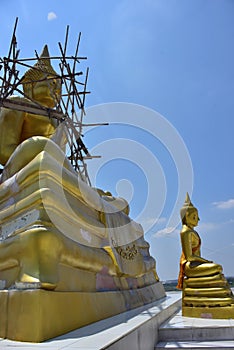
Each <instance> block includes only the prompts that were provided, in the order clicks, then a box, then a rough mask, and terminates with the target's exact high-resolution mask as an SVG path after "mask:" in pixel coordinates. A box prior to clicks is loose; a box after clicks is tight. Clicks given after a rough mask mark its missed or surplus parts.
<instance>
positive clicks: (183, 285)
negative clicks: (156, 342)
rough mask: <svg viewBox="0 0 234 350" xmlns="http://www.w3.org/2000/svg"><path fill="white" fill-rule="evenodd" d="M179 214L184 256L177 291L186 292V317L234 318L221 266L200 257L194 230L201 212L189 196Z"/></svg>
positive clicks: (196, 235) (198, 243) (232, 300)
mask: <svg viewBox="0 0 234 350" xmlns="http://www.w3.org/2000/svg"><path fill="white" fill-rule="evenodd" d="M180 214H181V219H182V224H183V227H182V230H181V233H180V237H181V245H182V255H181V259H180V274H179V279H178V285H177V288H179V289H182V290H183V315H184V316H193V317H214V318H230V317H233V315H234V308H233V302H234V299H233V295H232V292H231V289H230V287H229V285H228V282H227V281H226V279H225V277H224V275H223V272H222V266H221V265H218V264H215V263H214V262H212V261H209V260H207V259H204V258H203V257H201V250H200V249H201V238H200V236H199V234H198V233H197V232H196V231H195V230H194V227H196V226H197V225H198V221H199V216H198V211H197V209H196V208H195V207H194V206H193V204H192V203H191V201H190V198H189V195H188V194H187V195H186V199H185V203H184V205H183V207H182V209H181V213H180Z"/></svg>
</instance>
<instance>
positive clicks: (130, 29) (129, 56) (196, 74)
mask: <svg viewBox="0 0 234 350" xmlns="http://www.w3.org/2000/svg"><path fill="white" fill-rule="evenodd" d="M0 6H1V11H0V33H1V43H0V56H5V55H6V54H7V52H8V47H9V42H10V38H11V34H12V29H13V25H14V21H15V17H16V16H18V17H19V24H18V29H17V39H18V47H19V48H20V50H21V57H30V56H33V55H34V50H37V51H38V52H40V51H41V49H42V47H43V45H44V44H46V43H47V44H48V45H49V49H50V53H51V54H57V53H58V46H57V43H58V42H59V41H61V42H63V41H64V37H65V30H66V25H70V40H69V49H70V50H71V51H72V52H74V49H73V47H74V44H75V42H76V39H77V36H78V33H79V31H81V32H82V41H81V47H80V53H81V54H82V55H84V56H88V61H87V65H88V66H89V67H90V76H89V84H88V87H89V90H90V91H91V92H92V93H91V94H90V95H89V96H88V98H87V107H91V106H94V105H99V104H107V105H108V104H109V103H113V102H122V103H130V104H136V105H141V106H144V107H146V108H148V109H150V110H154V111H157V112H158V113H160V114H161V115H162V116H163V117H164V118H165V120H167V121H168V122H169V123H170V124H171V125H172V127H173V128H174V130H175V132H178V134H179V135H180V136H181V138H182V139H183V141H184V143H185V145H186V147H187V150H188V153H189V155H190V158H191V162H192V166H193V173H194V177H193V193H192V201H193V203H194V204H195V205H196V206H197V207H198V209H199V214H200V218H201V221H200V224H199V227H198V232H199V233H200V235H201V237H202V242H203V245H202V253H203V256H204V257H207V258H208V259H211V260H214V261H216V262H217V263H220V264H222V265H223V268H224V273H225V274H226V275H234V268H233V266H234V236H233V234H234V187H233V178H234V176H233V173H234V161H233V150H234V137H233V133H234V131H233V130H234V118H233V112H234V98H233V94H234V64H233V62H234V45H233V37H234V21H233V15H234V2H233V1H232V0H206V1H204V0H189V1H188V0H145V1H140V0H119V1H114V0H86V1H85V2H84V1H80V0H70V1H67V2H66V3H65V2H62V1H53V0H42V1H40V2H33V1H26V0H2V1H1V3H0ZM108 108H109V107H108ZM108 108H107V111H108ZM109 110H110V111H111V108H109ZM97 111H98V109H97ZM103 113H104V112H103ZM88 115H89V114H88V113H87V120H86V121H87V123H88V122H89V120H88ZM96 118H97V121H98V122H102V121H103V120H104V119H105V118H104V115H101V114H99V115H97V117H96ZM144 118H145V120H144ZM147 118H148V113H146V114H145V115H143V117H142V118H141V123H142V124H141V125H143V127H142V128H139V127H134V126H130V125H125V124H124V123H122V124H118V120H115V123H112V125H111V126H110V127H102V128H98V129H93V130H91V131H88V132H87V135H85V137H84V141H85V143H86V144H87V146H88V147H89V149H91V150H92V149H94V151H95V149H97V150H99V149H98V146H99V145H100V144H102V143H103V142H106V141H108V140H112V141H113V140H115V139H118V138H123V139H124V141H123V142H120V144H121V145H123V144H125V143H126V142H127V141H126V140H131V141H132V142H131V145H130V144H128V143H126V147H125V148H124V149H123V153H124V152H125V150H126V154H123V157H122V159H121V156H120V155H119V154H118V156H117V158H116V159H115V158H114V156H113V159H112V160H109V161H108V162H106V163H105V164H104V166H102V168H101V170H100V173H99V174H98V176H97V183H96V184H95V185H98V186H100V187H103V188H104V189H106V190H110V191H112V192H113V193H114V194H117V192H118V193H119V194H121V195H123V196H125V197H127V198H128V199H129V200H130V205H131V215H132V217H133V218H138V216H139V213H140V212H143V214H144V205H145V203H146V202H147V198H148V197H149V189H151V190H152V193H154V196H155V208H154V202H152V204H151V205H150V209H149V211H148V212H147V215H146V216H145V217H144V215H141V223H142V224H143V226H144V225H145V223H146V221H148V222H150V220H153V221H154V220H155V217H157V219H158V222H157V224H156V225H154V226H153V227H151V228H150V229H149V230H147V232H146V239H147V240H148V241H149V242H150V245H151V253H152V254H153V256H154V257H155V258H156V261H157V271H158V274H159V276H160V278H161V279H163V280H165V279H174V278H176V277H177V274H178V266H179V256H180V252H181V247H180V241H179V230H180V225H179V226H178V227H177V228H176V230H174V232H172V233H168V230H167V229H165V227H166V226H167V223H168V218H169V217H170V215H171V211H172V210H173V206H174V203H175V201H176V196H177V193H178V183H179V180H178V169H177V168H176V165H177V164H175V162H174V159H173V156H172V154H171V153H170V152H168V149H167V147H166V146H167V144H165V143H164V144H163V143H162V142H160V141H159V140H158V139H157V138H155V137H153V136H152V135H150V134H149V133H147V132H146V131H145V130H143V129H144V122H146V119H147ZM127 122H128V120H127V121H126V124H127ZM152 129H154V125H153V124H152ZM173 135H175V134H173ZM173 135H172V137H174V136H173ZM134 142H136V143H137V144H136V143H134ZM104 145H105V144H104ZM106 145H107V148H106V149H108V151H109V152H110V153H111V152H112V153H113V154H115V151H116V148H115V147H116V146H115V144H112V143H110V144H108V143H107V144H106ZM109 145H110V147H109ZM139 145H140V146H141V147H142V148H141V150H139V159H144V160H145V163H144V165H143V166H142V165H139V162H138V160H136V159H135V158H134V157H133V158H132V159H131V158H130V157H131V154H130V153H129V150H130V149H131V147H132V149H133V153H134V147H136V148H137V147H138V146H139ZM112 147H113V148H112ZM144 147H145V148H144ZM175 147H176V145H175ZM136 148H135V149H136ZM145 149H146V153H145V154H144V152H143V151H145ZM104 151H105V147H103V152H104ZM141 151H142V152H143V153H142V154H141ZM147 152H148V153H147ZM151 153H152V154H153V155H154V157H155V158H157V161H158V163H157V162H156V163H157V164H158V165H157V167H156V168H155V169H156V170H155V183H154V181H153V180H154V167H153V166H152V163H151V160H150V159H151V158H150V157H151ZM127 154H128V155H127ZM148 157H149V158H148ZM104 159H105V158H104ZM93 162H94V163H93V164H94V165H92V166H91V165H90V168H91V170H90V171H91V172H92V171H94V172H95V161H93ZM156 163H155V164H156ZM187 170H188V169H187V163H186V162H185V164H184V169H183V167H182V168H181V166H180V168H179V176H182V178H183V174H185V173H186V171H187ZM160 174H161V175H162V176H161V177H160V176H159V175H160ZM150 182H153V184H151V183H150ZM149 183H150V186H149ZM157 183H158V186H157ZM116 184H117V187H116ZM154 184H155V187H154ZM164 185H165V186H164ZM165 189H166V190H165ZM147 191H148V192H147ZM163 194H164V196H163ZM160 196H161V197H160ZM184 197H185V193H184ZM160 198H161V199H160ZM157 200H161V201H162V202H163V201H164V202H165V203H164V202H163V208H162V210H161V212H160V215H159V210H158V209H157V208H156V207H157V205H158V204H157ZM142 208H143V209H142ZM178 216H179V213H178ZM144 220H145V222H144Z"/></svg>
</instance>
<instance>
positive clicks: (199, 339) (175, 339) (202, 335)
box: [155, 311, 234, 350]
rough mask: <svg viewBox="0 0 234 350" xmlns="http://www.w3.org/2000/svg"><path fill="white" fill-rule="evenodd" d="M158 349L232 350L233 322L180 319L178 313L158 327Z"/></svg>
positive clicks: (233, 339)
mask: <svg viewBox="0 0 234 350" xmlns="http://www.w3.org/2000/svg"><path fill="white" fill-rule="evenodd" d="M159 349H160V350H162V349H177V350H180V349H183V350H184V349H193V350H195V349H196V350H200V349H202V350H204V349H210V350H211V349H226V350H228V349H234V320H231V319H230V320H215V319H199V318H190V317H182V316H181V311H179V312H178V313H177V314H176V315H175V316H172V318H171V319H169V320H168V321H166V322H165V323H164V324H162V325H161V326H160V327H159V330H158V343H157V344H156V346H155V350H159Z"/></svg>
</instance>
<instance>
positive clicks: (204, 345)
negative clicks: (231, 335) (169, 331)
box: [155, 340, 234, 350]
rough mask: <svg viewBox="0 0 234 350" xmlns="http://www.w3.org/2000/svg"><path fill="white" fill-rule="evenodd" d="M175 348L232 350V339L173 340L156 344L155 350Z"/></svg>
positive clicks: (182, 349)
mask: <svg viewBox="0 0 234 350" xmlns="http://www.w3.org/2000/svg"><path fill="white" fill-rule="evenodd" d="M162 349H171V350H173V349H176V350H186V349H187V350H205V349H209V350H220V349H224V350H233V349H234V340H218V341H200V342H199V341H192V342H191V341H174V342H160V343H158V344H157V345H156V347H155V350H162Z"/></svg>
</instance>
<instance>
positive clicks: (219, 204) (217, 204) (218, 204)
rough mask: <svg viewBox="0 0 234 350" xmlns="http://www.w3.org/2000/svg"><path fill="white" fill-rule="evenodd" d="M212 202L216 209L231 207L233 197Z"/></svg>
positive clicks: (233, 202) (233, 203)
mask: <svg viewBox="0 0 234 350" xmlns="http://www.w3.org/2000/svg"><path fill="white" fill-rule="evenodd" d="M212 204H213V205H214V206H215V207H216V208H218V209H231V208H234V199H228V200H227V201H223V202H213V203H212Z"/></svg>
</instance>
